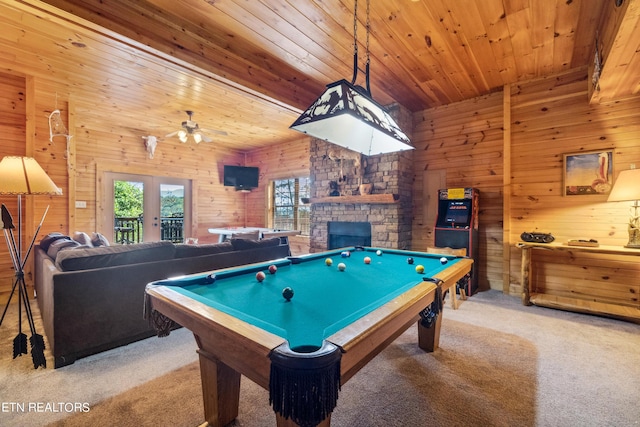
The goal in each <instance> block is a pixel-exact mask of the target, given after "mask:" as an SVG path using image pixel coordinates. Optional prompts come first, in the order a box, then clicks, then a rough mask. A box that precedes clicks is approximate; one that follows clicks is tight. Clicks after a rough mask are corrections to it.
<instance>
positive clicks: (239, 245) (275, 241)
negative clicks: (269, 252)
mask: <svg viewBox="0 0 640 427" xmlns="http://www.w3.org/2000/svg"><path fill="white" fill-rule="evenodd" d="M231 244H232V245H233V250H235V251H243V250H247V249H257V248H270V247H272V246H278V245H280V238H279V237H272V238H270V239H262V240H248V239H231Z"/></svg>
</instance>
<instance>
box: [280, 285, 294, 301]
mask: <svg viewBox="0 0 640 427" xmlns="http://www.w3.org/2000/svg"><path fill="white" fill-rule="evenodd" d="M282 296H283V297H284V299H286V300H287V301H291V298H293V289H291V288H289V287H287V288H284V289H283V290H282Z"/></svg>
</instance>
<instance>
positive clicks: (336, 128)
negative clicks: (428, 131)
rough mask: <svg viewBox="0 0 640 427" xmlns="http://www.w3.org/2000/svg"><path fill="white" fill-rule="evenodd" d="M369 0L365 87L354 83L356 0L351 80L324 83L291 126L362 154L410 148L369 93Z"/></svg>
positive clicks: (407, 140)
mask: <svg viewBox="0 0 640 427" xmlns="http://www.w3.org/2000/svg"><path fill="white" fill-rule="evenodd" d="M369 3H370V0H367V14H366V18H367V21H366V35H367V40H366V68H365V78H366V88H363V87H362V86H356V85H355V82H356V78H357V76H358V70H359V68H358V31H357V29H358V0H356V1H355V8H354V9H355V10H354V16H353V39H354V42H353V49H354V52H353V77H352V79H351V83H349V82H348V81H346V80H344V79H342V80H339V81H337V82H334V83H331V84H328V85H327V89H326V90H325V91H324V93H323V94H322V95H320V97H319V98H318V99H317V100H316V101H315V102H314V103H313V104H311V106H310V107H309V108H307V110H306V111H305V112H304V113H302V115H301V116H300V117H298V119H297V120H296V121H295V122H294V123H293V124H292V125H291V126H290V128H291V129H294V130H297V131H300V132H303V133H305V134H308V135H311V136H313V137H315V138H319V139H322V140H325V141H329V142H331V143H333V144H336V145H339V146H341V147H345V148H348V149H350V150H354V151H357V152H359V153H362V154H364V155H367V156H370V155H376V154H384V153H392V152H396V151H404V150H413V149H414V147H412V146H411V145H409V143H410V141H409V138H408V137H407V135H405V134H404V133H403V132H402V130H401V129H400V127H399V126H398V125H397V124H396V122H395V121H394V120H393V118H392V117H391V115H389V113H388V112H387V111H386V110H385V109H384V108H383V107H382V106H380V105H379V104H378V103H377V102H376V101H374V100H373V97H372V96H371V88H370V86H369V64H370V58H369V31H370V19H369V9H370V4H369Z"/></svg>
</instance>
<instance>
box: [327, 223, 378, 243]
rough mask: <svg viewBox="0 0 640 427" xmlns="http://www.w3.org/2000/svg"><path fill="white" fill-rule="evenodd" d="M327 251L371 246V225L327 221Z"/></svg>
mask: <svg viewBox="0 0 640 427" xmlns="http://www.w3.org/2000/svg"><path fill="white" fill-rule="evenodd" d="M327 235H328V242H327V247H328V249H338V248H344V247H347V246H371V223H369V222H349V221H329V222H328V223H327Z"/></svg>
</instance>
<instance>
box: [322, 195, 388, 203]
mask: <svg viewBox="0 0 640 427" xmlns="http://www.w3.org/2000/svg"><path fill="white" fill-rule="evenodd" d="M398 200H399V196H398V195H397V194H365V195H357V196H334V197H314V198H312V199H311V200H310V202H311V203H361V204H362V203H370V204H371V203H380V204H390V203H398Z"/></svg>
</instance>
